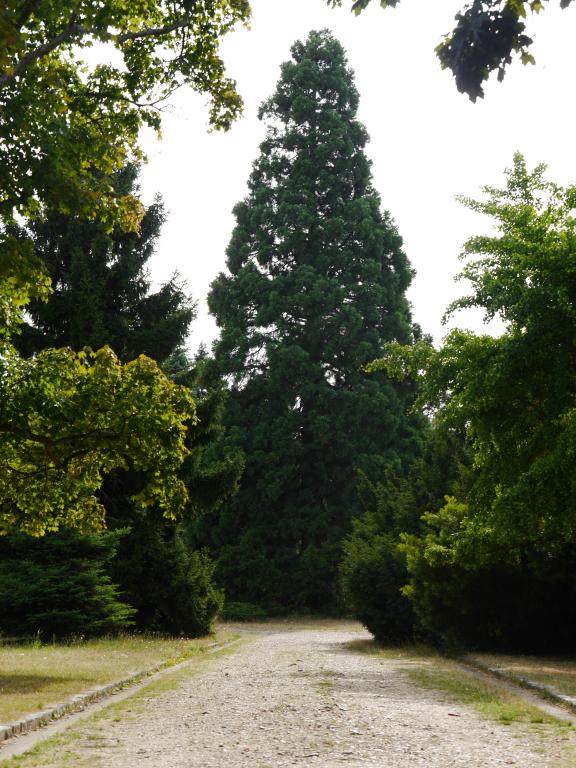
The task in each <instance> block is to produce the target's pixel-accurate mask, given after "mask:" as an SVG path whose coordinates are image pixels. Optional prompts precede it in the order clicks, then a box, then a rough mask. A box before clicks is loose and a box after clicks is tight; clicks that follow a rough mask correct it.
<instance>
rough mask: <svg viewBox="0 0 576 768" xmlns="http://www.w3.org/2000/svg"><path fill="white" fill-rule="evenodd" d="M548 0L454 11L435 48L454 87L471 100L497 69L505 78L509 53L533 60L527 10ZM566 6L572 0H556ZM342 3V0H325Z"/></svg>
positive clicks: (488, 2) (489, 1)
mask: <svg viewBox="0 0 576 768" xmlns="http://www.w3.org/2000/svg"><path fill="white" fill-rule="evenodd" d="M548 1H549V0H472V1H471V2H468V3H466V5H465V6H464V8H463V9H462V11H460V12H459V13H457V14H456V26H455V27H454V29H453V30H452V32H451V33H450V34H449V35H446V36H445V37H444V39H443V41H442V42H441V43H440V45H438V47H437V48H436V54H437V55H438V58H439V59H440V64H441V66H442V68H443V69H444V68H447V69H450V70H451V71H452V74H453V75H454V77H455V79H456V87H457V88H458V90H459V91H460V92H461V93H467V94H468V96H469V97H470V99H471V100H472V101H476V99H477V98H478V97H481V98H482V97H483V96H484V89H483V87H482V85H483V83H484V82H485V81H486V80H488V78H489V77H490V74H491V73H492V72H494V70H496V71H497V72H498V79H499V80H502V79H503V78H504V75H505V72H506V67H507V66H508V65H509V64H511V62H512V57H513V56H514V55H515V56H518V57H519V58H520V60H521V61H522V63H523V64H534V63H535V60H534V57H533V56H532V54H531V53H530V46H531V45H532V42H533V41H532V39H531V38H530V37H529V36H528V35H527V34H526V24H525V21H524V20H525V19H526V17H527V15H528V13H529V12H532V13H539V12H540V11H542V10H544V8H545V5H546V3H548ZM558 1H559V3H560V7H561V8H567V7H568V6H569V5H570V3H571V2H572V0H558ZM328 2H329V4H330V5H342V0H328ZM370 2H371V0H353V3H352V10H353V11H354V12H355V13H357V14H358V13H361V12H362V11H363V10H364V8H366V7H367V6H368V4H369V3H370ZM399 2H400V0H380V5H381V6H382V7H383V8H389V7H391V8H394V7H395V6H397V5H398V3H399Z"/></svg>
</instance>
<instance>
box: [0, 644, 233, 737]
mask: <svg viewBox="0 0 576 768" xmlns="http://www.w3.org/2000/svg"><path fill="white" fill-rule="evenodd" d="M235 642H237V640H236V639H235V640H232V641H227V642H225V643H212V644H211V645H208V646H207V647H206V651H205V653H216V652H217V651H220V650H222V649H223V648H227V647H228V646H229V645H232V644H233V643H235ZM189 660H190V659H185V660H184V661H181V662H178V663H176V664H173V663H171V662H170V661H163V662H160V663H159V664H155V665H154V666H153V667H148V668H147V669H140V670H138V671H136V672H130V674H129V675H127V676H126V677H123V678H122V679H121V680H115V681H114V682H112V683H107V684H106V685H99V686H97V687H96V688H91V689H90V690H88V691H84V692H83V693H79V694H77V695H75V696H72V698H70V699H68V701H64V702H60V703H59V704H54V705H53V706H52V707H50V709H45V710H43V711H42V712H35V713H34V714H31V715H26V716H25V717H23V718H21V719H20V720H16V721H15V722H13V723H9V724H7V725H0V748H1V747H2V742H3V741H6V740H7V739H12V738H14V737H15V736H20V735H22V734H24V733H30V731H36V730H38V728H42V727H43V726H45V725H48V723H51V722H53V721H54V720H59V719H60V718H61V717H64V716H65V715H70V714H73V713H74V712H80V711H81V710H83V709H86V707H88V706H89V705H90V704H94V703H95V702H97V701H100V700H101V699H105V698H107V697H108V696H112V694H114V693H116V692H117V691H119V690H121V689H122V688H126V687H128V686H130V685H134V684H135V683H138V682H140V681H141V680H143V679H144V678H146V677H150V676H151V675H154V674H156V672H160V671H162V670H164V669H169V668H171V667H172V668H174V669H175V668H176V667H179V666H181V665H182V664H186V663H187V662H188V661H189Z"/></svg>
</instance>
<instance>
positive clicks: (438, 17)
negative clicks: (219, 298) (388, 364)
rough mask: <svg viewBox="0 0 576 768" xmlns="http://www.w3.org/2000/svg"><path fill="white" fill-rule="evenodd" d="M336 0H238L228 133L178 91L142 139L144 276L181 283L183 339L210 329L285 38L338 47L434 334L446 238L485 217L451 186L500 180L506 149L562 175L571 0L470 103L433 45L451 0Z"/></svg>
mask: <svg viewBox="0 0 576 768" xmlns="http://www.w3.org/2000/svg"><path fill="white" fill-rule="evenodd" d="M350 4H351V3H350V0H345V6H346V7H344V8H342V9H338V10H335V9H330V8H328V7H327V6H326V4H325V3H324V0H252V7H253V22H252V25H251V30H245V29H242V28H240V29H239V30H238V31H237V32H234V33H232V34H230V35H229V36H228V37H227V38H226V39H225V42H224V45H223V55H224V59H225V61H226V64H227V67H228V74H229V75H230V76H231V77H233V78H235V79H236V80H237V83H238V89H239V91H240V93H241V94H242V96H243V97H244V100H245V114H244V117H243V118H242V119H240V120H238V121H237V122H236V124H235V125H234V127H233V128H232V129H231V130H230V131H229V132H228V133H225V134H221V133H208V132H207V130H206V126H207V114H208V113H207V109H206V107H205V100H204V99H203V98H202V97H199V96H197V95H195V94H192V93H186V94H184V93H179V94H178V95H177V98H175V100H174V102H173V107H172V109H171V111H170V113H169V114H167V115H166V117H165V120H164V127H163V139H162V141H161V142H158V141H156V139H154V138H153V137H152V136H149V135H148V136H144V147H145V150H146V152H147V154H148V157H149V163H148V165H147V166H146V167H145V168H144V171H143V174H142V191H143V197H144V200H145V202H150V201H151V200H152V198H153V196H154V194H155V193H156V192H160V193H161V195H162V196H163V198H164V201H165V204H166V208H167V210H168V213H169V218H168V221H167V223H166V224H165V226H164V229H163V233H162V237H161V240H160V242H159V246H158V249H157V253H156V255H155V256H154V257H153V259H152V260H151V262H150V268H151V274H152V278H153V280H154V282H156V283H158V282H161V281H163V280H166V279H168V278H169V277H170V276H171V274H172V273H173V272H174V271H175V270H178V272H179V273H180V275H181V276H182V277H183V278H185V279H186V281H187V283H188V288H189V290H190V292H191V293H192V294H193V296H194V298H195V299H196V300H197V302H198V310H199V312H198V319H197V320H196V322H195V323H194V327H193V333H192V337H191V343H190V345H191V348H192V349H195V348H196V347H197V346H198V344H199V343H200V342H205V343H207V344H209V343H210V342H211V341H212V340H213V339H214V338H215V336H216V335H217V329H216V325H215V323H214V320H213V319H212V318H211V317H210V316H209V315H208V313H207V309H206V303H205V297H206V294H207V292H208V289H209V286H210V283H211V281H212V280H213V279H214V277H215V276H216V275H217V274H218V272H220V271H222V270H223V269H225V248H226V246H227V243H228V240H229V238H230V234H231V231H232V228H233V226H234V217H233V216H232V213H231V211H232V207H233V206H234V204H235V203H236V202H237V201H239V200H240V199H242V198H243V197H244V196H245V194H246V191H247V189H246V181H247V179H248V175H249V173H250V170H251V165H252V162H253V161H254V159H255V158H256V157H257V156H258V147H259V143H260V142H261V141H262V139H263V137H264V126H263V125H262V124H261V123H260V122H259V121H258V119H257V117H256V113H257V110H258V107H259V105H260V103H261V102H262V101H263V100H264V99H265V98H267V97H268V96H270V94H271V93H272V92H273V90H274V88H275V85H276V82H277V80H278V77H279V66H280V64H281V63H282V62H283V61H286V60H287V59H289V58H290V46H291V45H292V43H293V42H294V41H295V40H297V39H304V38H306V37H307V35H308V33H309V31H310V30H311V29H323V28H329V29H331V30H332V32H333V33H334V35H335V36H336V37H337V38H338V39H339V40H340V42H341V43H342V45H343V46H344V48H345V49H346V51H347V53H348V60H349V64H350V66H351V67H352V69H353V70H354V71H355V74H356V86H357V88H358V90H359V92H360V109H359V119H360V120H361V121H362V122H363V123H364V125H365V126H366V128H367V129H368V132H369V134H370V137H371V141H370V143H369V144H368V147H367V154H368V156H369V157H370V158H371V160H372V161H373V175H374V184H375V187H376V188H377V189H378V190H379V192H380V194H381V197H382V204H383V207H384V208H385V209H387V210H388V211H390V213H391V214H392V216H393V218H394V219H395V221H396V224H397V226H398V229H399V231H400V234H401V235H402V237H403V238H404V246H405V251H406V253H407V255H408V257H409V259H410V261H411V263H412V266H413V267H414V268H415V270H416V273H417V275H416V278H415V280H414V283H413V285H412V287H411V289H410V291H409V298H410V301H411V302H412V305H413V316H414V319H415V320H416V321H417V322H419V323H420V324H421V325H422V327H423V330H424V331H425V332H428V333H431V334H432V335H433V336H434V339H435V341H436V342H439V341H440V340H441V338H442V336H443V335H444V334H445V333H446V331H447V328H446V326H442V325H441V318H442V315H443V313H444V310H445V309H446V306H447V305H448V304H449V303H450V301H452V300H453V299H454V298H456V297H458V296H460V295H462V293H463V292H464V286H463V285H462V284H456V283H454V280H453V278H454V275H455V274H456V273H457V272H458V271H459V268H460V262H459V260H458V254H459V250H460V246H461V245H462V243H463V242H464V240H466V239H467V238H468V237H469V236H471V235H473V234H477V233H479V232H481V231H485V230H486V229H487V227H488V226H489V225H488V222H485V221H483V220H482V219H481V218H480V217H479V216H478V215H476V214H473V213H471V212H470V211H468V210H466V209H465V208H463V207H462V206H461V205H460V204H458V203H457V202H456V201H455V200H454V195H456V194H465V195H470V196H478V195H479V193H480V187H482V186H484V185H486V184H491V185H496V186H499V185H501V184H502V183H503V170H504V168H507V167H509V166H510V165H511V164H512V155H513V153H514V152H515V151H516V150H520V151H521V152H523V153H524V155H525V156H526V159H527V162H528V164H529V166H533V165H535V164H537V163H539V162H545V163H547V164H548V166H549V175H550V177H551V178H553V179H554V180H555V181H558V182H561V183H564V184H566V183H570V182H576V167H575V155H574V118H575V117H576V107H575V104H574V85H573V83H574V73H575V72H576V66H575V65H576V46H575V45H574V43H573V40H574V33H575V31H576V7H570V8H568V9H567V10H565V11H561V10H560V9H559V8H557V7H555V6H557V5H559V3H557V2H556V3H551V4H550V7H549V8H547V9H546V11H545V12H543V13H542V14H541V15H540V16H538V17H535V18H532V19H529V20H528V22H529V30H528V32H529V33H533V34H532V36H533V37H534V45H533V47H532V52H533V53H534V55H535V57H536V60H537V65H536V66H535V67H523V66H522V65H521V64H520V62H515V63H514V64H513V65H512V66H511V67H510V68H509V70H508V74H507V75H506V77H505V79H504V82H503V83H501V84H498V83H496V82H490V83H489V84H488V85H487V87H486V98H485V99H484V100H483V101H481V100H479V101H478V102H477V103H476V104H472V103H471V102H470V101H469V99H468V97H467V96H464V95H462V94H459V93H458V92H457V90H456V87H455V85H454V82H453V80H452V76H451V73H449V72H447V71H442V70H441V69H440V66H439V63H438V61H437V59H436V56H435V54H434V48H435V46H436V45H437V44H438V43H439V42H440V40H441V37H442V35H443V34H444V33H447V32H448V31H450V30H451V29H452V28H453V24H454V22H453V18H454V15H455V13H456V12H457V11H458V10H460V9H461V8H462V7H463V5H464V0H434V2H432V1H431V0H402V3H401V4H400V5H399V6H398V7H397V8H396V9H388V10H386V11H384V10H382V9H381V8H380V7H379V3H378V2H377V0H373V5H374V7H373V8H369V9H368V10H367V11H365V12H364V13H363V14H362V15H361V16H359V17H355V16H353V15H352V14H351V13H350V11H349V6H350ZM458 324H459V325H462V326H463V325H466V326H468V327H472V328H475V329H476V330H479V329H480V327H481V319H480V317H479V316H477V317H474V316H470V315H467V316H466V317H460V318H459V319H458ZM452 325H454V323H452Z"/></svg>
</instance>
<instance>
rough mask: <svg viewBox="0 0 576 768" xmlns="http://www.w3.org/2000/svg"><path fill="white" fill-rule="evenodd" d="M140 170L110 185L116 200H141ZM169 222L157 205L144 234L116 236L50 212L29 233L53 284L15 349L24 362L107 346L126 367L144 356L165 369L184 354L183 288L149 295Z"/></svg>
mask: <svg viewBox="0 0 576 768" xmlns="http://www.w3.org/2000/svg"><path fill="white" fill-rule="evenodd" d="M137 179H138V168H137V166H134V165H128V166H126V167H125V168H123V169H122V170H121V171H119V172H117V173H115V174H114V175H113V177H112V178H111V183H112V185H113V187H114V189H116V190H117V192H118V193H119V194H130V195H134V196H137V195H138V192H139V190H138V183H137ZM164 221H165V213H164V207H163V205H162V201H161V200H160V199H159V198H158V197H157V198H156V200H155V201H154V203H152V205H149V206H148V207H147V208H145V209H144V215H143V217H142V220H141V222H140V231H139V232H126V231H124V230H123V229H122V228H120V227H114V229H113V230H112V231H107V228H106V227H105V226H104V224H102V222H100V221H94V220H90V219H87V218H86V217H83V216H78V215H70V214H66V213H59V212H56V211H48V212H47V214H46V216H45V217H44V218H43V219H42V220H36V221H34V222H31V223H30V224H29V226H28V227H27V231H28V234H29V235H30V237H31V240H32V244H33V246H34V250H35V253H36V255H37V256H38V258H40V259H41V260H42V262H43V264H44V265H45V268H46V271H47V272H48V274H49V276H50V278H51V281H52V293H51V295H50V297H49V298H48V300H47V301H39V300H35V301H32V302H31V303H30V304H28V305H27V307H26V320H25V322H24V324H23V325H22V327H21V329H20V332H19V333H18V334H17V335H16V336H15V337H14V343H15V345H16V346H17V347H18V349H19V350H20V352H21V353H22V354H24V355H31V354H33V353H35V352H38V351H40V350H42V349H46V348H48V347H71V348H72V349H75V350H76V351H80V350H81V349H83V348H84V347H86V346H88V347H92V348H93V349H98V348H100V347H102V346H104V345H108V346H110V347H111V348H112V349H113V350H114V352H115V353H116V354H117V355H118V357H119V359H120V360H122V362H128V361H129V360H133V359H134V358H135V357H138V355H141V354H144V355H148V356H149V357H152V358H153V359H154V360H158V361H159V362H160V363H161V364H162V367H163V368H164V365H163V363H164V361H165V360H166V358H167V357H168V356H169V355H170V354H172V352H173V351H174V350H175V349H176V348H179V347H181V346H182V345H183V344H184V343H185V341H186V336H187V334H188V329H189V327H190V323H191V321H192V319H193V317H194V304H193V303H192V300H191V298H190V297H189V296H188V295H187V293H186V290H185V288H186V286H185V285H184V283H183V282H182V281H181V280H179V279H178V276H177V275H174V276H173V278H172V279H171V280H169V281H168V282H166V283H165V284H164V285H162V286H160V288H159V289H158V290H157V291H154V292H153V291H151V285H150V282H151V281H150V277H149V274H148V272H147V266H148V261H149V259H150V257H151V256H152V254H153V253H154V249H155V246H156V242H157V240H158V237H159V235H160V230H161V228H162V225H163V223H164Z"/></svg>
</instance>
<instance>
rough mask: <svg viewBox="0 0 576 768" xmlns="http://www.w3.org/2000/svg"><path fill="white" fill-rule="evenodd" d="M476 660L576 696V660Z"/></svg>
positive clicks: (482, 657)
mask: <svg viewBox="0 0 576 768" xmlns="http://www.w3.org/2000/svg"><path fill="white" fill-rule="evenodd" d="M474 658H477V659H478V661H481V662H482V663H483V664H487V665H488V666H489V667H495V668H496V669H499V670H501V671H502V672H506V673H507V674H509V675H512V676H513V677H516V678H523V679H525V680H531V681H533V682H535V683H541V684H542V685H547V686H549V687H551V688H556V689H557V690H558V691H560V692H561V693H564V694H567V695H568V696H576V660H575V659H553V658H546V657H542V656H502V655H488V654H478V655H476V656H475V657H474Z"/></svg>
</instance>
